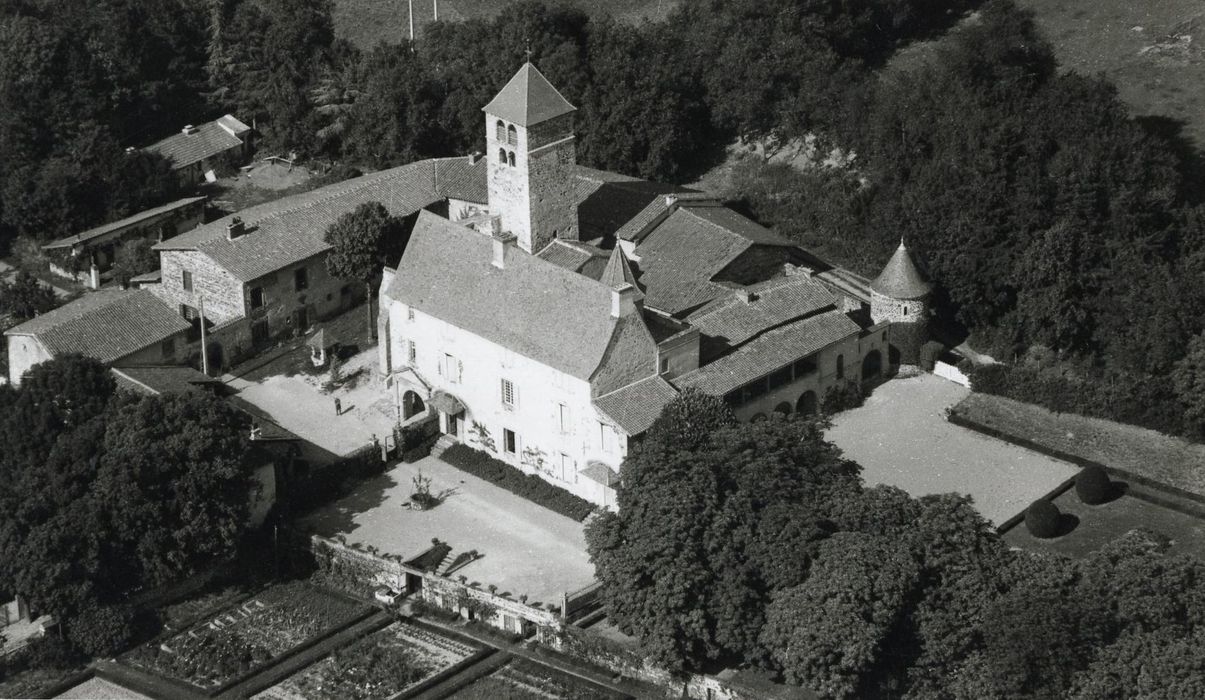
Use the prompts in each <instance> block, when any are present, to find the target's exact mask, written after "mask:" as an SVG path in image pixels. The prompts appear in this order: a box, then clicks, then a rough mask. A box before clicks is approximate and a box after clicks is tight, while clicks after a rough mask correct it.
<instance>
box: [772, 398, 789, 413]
mask: <svg viewBox="0 0 1205 700" xmlns="http://www.w3.org/2000/svg"><path fill="white" fill-rule="evenodd" d="M774 412H775V413H781V414H782V415H784V416H789V415H791V402H790V401H781V402H779V404H778V405H777V406H775V407H774Z"/></svg>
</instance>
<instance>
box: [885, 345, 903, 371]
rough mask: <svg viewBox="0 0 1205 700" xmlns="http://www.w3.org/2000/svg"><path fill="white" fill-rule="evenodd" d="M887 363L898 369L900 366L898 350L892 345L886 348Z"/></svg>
mask: <svg viewBox="0 0 1205 700" xmlns="http://www.w3.org/2000/svg"><path fill="white" fill-rule="evenodd" d="M887 361H888V362H889V363H891V366H892V367H898V366H899V364H900V349H899V348H897V347H896V346H894V345H888V346H887Z"/></svg>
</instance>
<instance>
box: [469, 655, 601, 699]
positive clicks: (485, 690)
mask: <svg viewBox="0 0 1205 700" xmlns="http://www.w3.org/2000/svg"><path fill="white" fill-rule="evenodd" d="M450 697H452V698H454V699H455V700H498V699H499V698H507V700H527V699H529V698H530V700H597V699H598V698H610V697H618V696H617V695H615V694H614V693H611V692H608V691H607V690H605V689H603V688H600V687H598V686H596V685H594V684H593V683H587V682H586V681H583V680H580V679H578V678H574V677H572V676H569V675H568V674H565V673H561V672H560V671H555V670H553V669H551V668H548V667H547V666H542V665H540V664H535V663H532V662H530V661H527V660H524V659H516V660H515V661H512V662H510V663H508V664H507V665H505V666H503V667H502V668H500V669H498V670H497V671H494V672H493V673H491V674H490V675H488V676H485V677H484V678H482V679H481V680H479V681H476V682H474V683H473V684H472V685H469V686H468V687H466V688H463V689H461V690H458V691H457V692H455V693H453V694H452V695H451V696H450Z"/></svg>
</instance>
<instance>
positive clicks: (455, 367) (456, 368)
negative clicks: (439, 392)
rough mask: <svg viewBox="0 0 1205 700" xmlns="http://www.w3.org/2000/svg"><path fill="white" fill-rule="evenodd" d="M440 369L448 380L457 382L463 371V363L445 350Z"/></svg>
mask: <svg viewBox="0 0 1205 700" xmlns="http://www.w3.org/2000/svg"><path fill="white" fill-rule="evenodd" d="M440 371H441V373H442V374H443V376H444V377H446V378H447V380H448V381H449V382H452V383H453V384H459V383H460V377H461V375H462V374H463V373H464V365H463V364H461V362H460V360H457V359H456V358H455V357H453V356H452V355H449V354H448V353H446V352H445V353H444V361H443V366H442V368H441V369H440Z"/></svg>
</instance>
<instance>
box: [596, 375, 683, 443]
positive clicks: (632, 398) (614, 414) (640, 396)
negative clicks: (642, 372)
mask: <svg viewBox="0 0 1205 700" xmlns="http://www.w3.org/2000/svg"><path fill="white" fill-rule="evenodd" d="M677 396H678V392H677V391H676V390H675V389H674V387H672V386H670V384H669V382H667V381H665V380H664V379H662V378H661V377H660V376H657V375H654V376H651V377H649V378H648V379H645V380H643V381H639V382H636V383H635V384H629V385H628V386H625V387H623V388H622V389H620V390H618V391H614V392H612V393H610V394H607V395H606V396H600V397H598V398H596V399H594V406H595V407H596V408H597V409H598V410H599V411H601V412H602V413H603V415H605V416H606V417H608V418H610V419H611V420H613V421H615V423H616V424H617V425H618V426H619V427H620V428H622V429H623V431H624V432H625V433H627V434H628V435H639V434H641V433H643V432H644V431H646V430H648V429H649V428H650V427H651V426H652V425H653V422H654V421H656V420H657V417H658V416H660V415H661V409H663V408H665V407H666V405H668V404H669V402H671V401H673V400H674V399H675V398H676V397H677Z"/></svg>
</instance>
